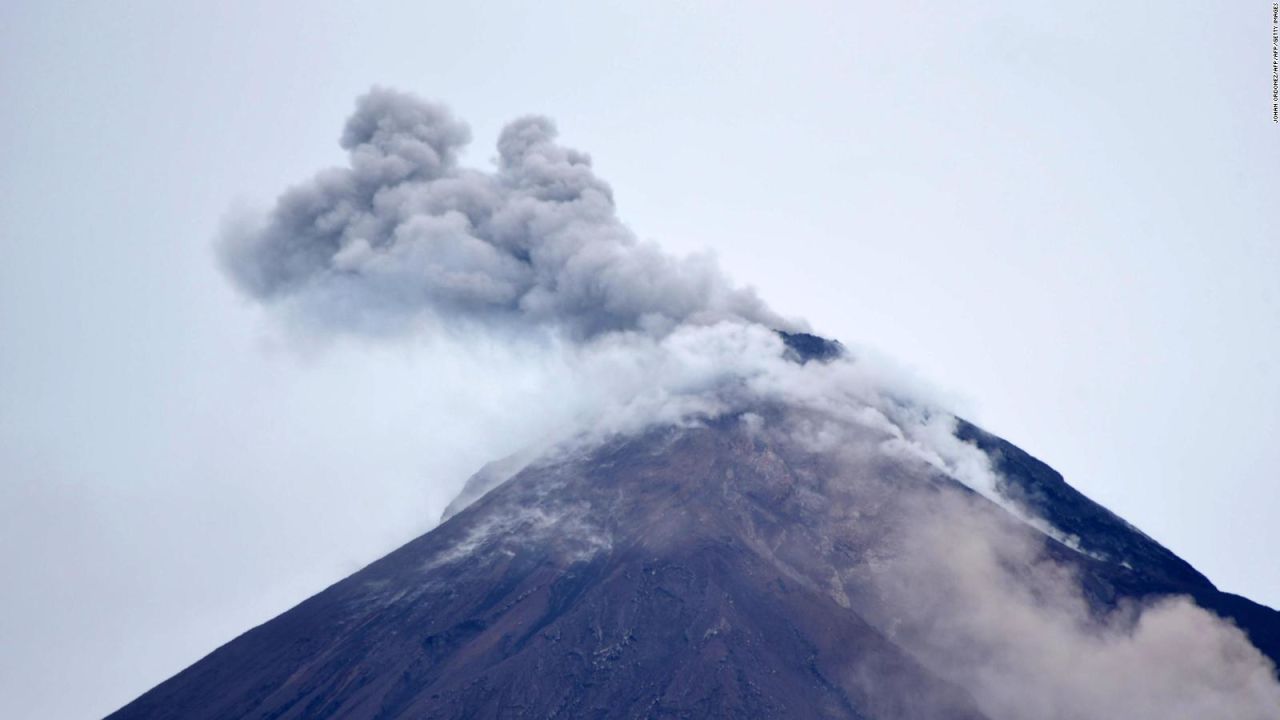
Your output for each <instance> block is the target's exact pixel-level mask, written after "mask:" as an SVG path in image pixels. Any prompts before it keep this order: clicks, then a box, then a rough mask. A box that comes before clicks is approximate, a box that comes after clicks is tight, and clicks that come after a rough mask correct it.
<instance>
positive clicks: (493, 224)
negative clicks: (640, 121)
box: [220, 88, 795, 339]
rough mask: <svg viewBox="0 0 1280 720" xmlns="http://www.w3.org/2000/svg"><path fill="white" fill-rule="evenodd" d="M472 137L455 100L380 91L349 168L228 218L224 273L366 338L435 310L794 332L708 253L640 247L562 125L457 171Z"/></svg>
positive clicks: (507, 133)
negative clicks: (451, 105) (489, 162)
mask: <svg viewBox="0 0 1280 720" xmlns="http://www.w3.org/2000/svg"><path fill="white" fill-rule="evenodd" d="M470 138H471V132H470V130H469V128H468V127H467V125H466V124H465V123H463V122H461V121H459V120H458V119H456V118H454V117H453V115H452V114H451V113H450V112H449V110H448V109H446V108H445V107H443V106H441V105H437V104H434V103H431V102H427V101H424V100H421V99H419V98H416V97H414V96H412V95H408V94H405V93H400V92H396V91H393V90H388V89H382V88H375V89H373V90H372V91H370V92H369V93H368V94H366V95H364V96H362V97H360V98H359V99H358V100H357V103H356V110H355V113H354V114H353V115H352V116H351V117H350V119H349V120H348V121H347V124H346V127H345V129H344V130H343V133H342V138H341V145H342V147H343V148H344V149H345V150H346V151H347V152H348V155H349V163H348V165H347V166H346V167H340V168H331V169H328V170H325V171H323V172H320V173H318V174H317V175H316V176H315V177H313V178H312V179H311V180H309V181H307V182H304V183H301V184H299V185H297V186H295V187H293V188H292V189H290V190H289V191H288V192H286V193H284V194H283V195H282V196H281V197H280V198H279V200H278V201H277V202H276V204H275V207H274V208H272V209H271V210H270V211H269V212H268V213H266V214H265V215H264V216H260V217H241V218H237V219H235V220H234V221H233V222H231V223H229V226H228V229H227V230H226V231H225V232H224V234H223V237H222V239H221V244H220V250H221V255H222V260H223V263H224V266H225V267H226V269H227V270H228V271H229V273H230V275H231V277H232V278H233V279H234V281H235V283H236V285H238V286H239V287H240V288H241V289H242V290H244V291H245V292H246V293H248V294H249V295H250V296H252V297H254V298H256V299H258V300H261V301H263V302H265V303H269V304H273V305H276V304H284V305H287V306H289V307H291V309H292V310H293V311H294V312H297V313H300V314H301V316H302V317H303V318H304V319H306V320H308V321H310V322H319V323H323V324H330V325H332V326H333V327H334V328H336V329H339V330H344V331H351V332H358V333H364V332H374V333H383V332H394V331H397V330H403V329H405V328H408V327H410V326H412V325H413V323H414V322H415V321H417V320H421V319H429V320H435V321H441V322H445V323H459V322H461V323H475V322H479V323H490V324H503V323H513V324H516V325H535V326H545V327H547V328H550V329H552V330H555V331H560V332H562V333H564V334H565V335H567V336H569V337H571V338H575V339H589V338H592V337H596V336H598V335H601V334H604V333H608V332H614V331H638V332H643V333H648V334H653V335H663V334H665V333H667V332H670V331H671V330H672V329H673V328H675V327H678V326H680V325H684V324H698V325H705V324H710V323H714V322H718V321H723V320H734V321H742V322H754V323H763V324H766V325H768V326H770V327H773V328H778V329H790V328H794V327H795V325H794V324H793V323H790V322H787V321H784V320H783V319H782V318H780V317H778V316H777V315H775V314H774V313H773V312H771V311H770V310H769V309H768V308H767V307H766V306H765V305H764V303H762V302H761V301H760V300H759V298H757V297H756V295H755V294H754V293H753V292H752V291H751V290H749V289H742V288H736V287H733V286H732V285H731V284H730V283H729V282H728V281H727V280H726V278H725V277H724V275H723V274H722V273H721V272H720V271H719V269H718V268H717V266H716V264H715V263H714V261H713V260H712V259H710V258H709V257H704V256H697V257H688V258H676V257H672V256H670V255H667V254H665V253H664V252H663V251H661V250H660V249H659V248H658V247H657V246H656V245H655V244H653V243H648V242H641V241H639V240H637V238H636V237H635V235H634V234H633V233H632V232H631V231H630V230H629V229H628V228H627V227H626V226H625V225H623V224H622V223H621V222H620V221H619V220H618V217H617V215H616V213H615V210H614V202H613V192H612V190H611V189H610V187H609V185H608V184H607V183H605V182H604V181H603V180H601V179H600V178H599V177H597V176H596V174H595V173H594V172H593V170H592V167H591V158H590V157H589V156H588V155H586V154H585V153H582V152H579V151H577V150H574V149H571V148H567V147H564V146H562V145H560V144H558V143H557V142H556V128H555V125H554V124H553V123H552V122H551V121H550V120H548V119H547V118H544V117H538V116H527V117H522V118H520V119H517V120H515V121H513V122H511V123H510V124H508V125H507V126H506V127H505V128H504V129H503V130H502V133H501V135H500V137H499V138H498V156H497V167H496V168H495V170H494V171H492V172H485V171H481V170H475V169H468V168H463V167H460V166H459V165H458V155H459V153H460V152H461V151H462V149H463V148H464V147H465V146H466V144H467V143H468V142H469V141H470Z"/></svg>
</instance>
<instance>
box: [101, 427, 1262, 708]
mask: <svg viewBox="0 0 1280 720" xmlns="http://www.w3.org/2000/svg"><path fill="white" fill-rule="evenodd" d="M771 421H772V418H771ZM751 424H752V423H749V422H743V421H742V418H741V417H732V418H725V419H723V420H720V421H716V422H713V423H709V424H707V425H705V426H700V427H696V428H686V429H669V430H662V431H654V432H650V433H648V434H645V435H643V436H641V437H636V438H631V439H626V440H620V441H615V442H612V443H609V444H606V445H605V446H603V447H599V448H597V449H595V450H592V451H590V452H585V453H582V454H579V455H576V456H570V457H565V458H561V459H559V460H556V461H552V462H543V463H541V464H539V465H536V466H533V467H530V468H527V469H525V470H523V471H521V472H520V473H517V474H516V475H515V476H514V477H513V478H512V479H511V480H509V481H507V482H506V483H505V484H502V485H501V486H499V487H497V488H496V489H495V490H493V491H491V492H489V493H488V494H486V495H485V496H484V497H482V498H481V499H480V500H478V501H477V502H475V503H474V504H472V505H471V506H469V507H466V508H465V509H463V510H461V511H460V512H458V513H457V514H456V515H454V516H452V517H451V518H450V519H448V520H447V521H446V522H444V523H443V524H442V525H440V526H439V527H438V528H436V529H435V530H433V531H432V532H430V533H427V534H426V535H423V536H422V537H420V538H418V539H416V540H414V541H412V542H410V543H408V544H407V545H405V546H404V547H402V548H400V549H399V550H396V551H395V552H393V553H391V554H390V555H388V556H386V557H385V558H383V559H381V560H379V561H377V562H375V563H373V564H372V565H370V566H368V567H367V568H365V569H363V570H361V571H360V572H358V573H356V574H354V575H352V576H351V577H349V578H347V579H345V580H343V581H341V582H339V583H337V584H335V585H333V586H332V587H330V588H328V589H326V590H325V591H323V592H321V593H319V594H318V595H316V596H314V597H312V598H310V599H308V600H307V601H305V602H303V603H302V604H300V605H298V606H297V607H295V608H294V609H292V610H290V611H288V612H286V613H284V614H282V615H280V616H279V617H277V618H275V619H273V620H271V621H269V622H267V623H265V624H263V625H261V626H259V627H257V628H255V629H253V630H251V631H249V632H247V633H245V634H244V635H242V636H240V637H238V638H236V639H234V640H232V641H231V642H229V643H227V644H226V645H224V646H223V647H221V648H219V649H218V650H216V651H215V652H213V653H212V654H210V655H209V656H207V657H205V658H204V659H202V660H201V661H199V662H197V663H196V664H195V665H193V666H192V667H190V668H188V669H187V670H185V671H183V672H182V673H179V674H178V675H176V676H175V677H173V678H171V679H170V680H168V681H166V682H164V683H162V684H161V685H159V686H158V687H156V688H155V689H153V690H151V691H150V692H148V693H146V694H145V695H143V696H142V697H140V698H138V699H137V700H135V701H134V702H132V703H130V704H129V705H127V706H126V707H124V708H123V709H121V710H120V711H118V712H117V713H115V714H114V715H112V716H111V718H112V719H113V720H129V719H132V718H188V719H190V718H232V717H234V718H313V717H344V718H361V719H363V718H371V719H372V718H477V717H480V718H483V717H506V718H700V717H792V718H885V719H887V718H904V719H911V718H920V719H924V718H931V719H932V718H942V719H946V718H955V719H957V720H959V719H973V720H978V719H980V718H983V717H984V716H983V715H982V713H981V712H980V711H979V710H978V709H977V707H976V705H975V703H974V702H973V700H972V699H971V698H970V697H969V696H968V695H967V693H966V692H965V691H964V690H962V689H961V688H959V687H957V686H954V685H952V684H949V683H948V682H946V681H944V680H942V679H940V678H939V677H937V676H936V675H935V674H933V673H932V672H931V671H930V670H929V669H928V668H927V667H926V665H927V664H928V660H929V659H928V658H917V657H913V655H912V654H911V653H910V652H908V651H907V650H906V649H904V648H903V647H901V646H899V645H898V644H896V643H895V642H894V640H892V639H891V638H890V637H889V636H888V635H886V633H885V632H883V631H882V630H880V629H878V628H883V627H886V622H885V620H886V618H889V617H891V616H892V613H893V609H892V608H886V607H885V606H883V605H882V604H881V603H879V602H878V600H877V597H876V595H875V593H874V592H873V591H871V590H870V589H868V588H863V587H862V586H860V585H859V584H858V583H857V582H852V583H850V582H849V579H850V578H855V579H856V578H857V577H859V573H860V572H864V571H865V568H869V567H874V566H875V565H876V563H877V562H878V561H879V559H880V558H881V557H882V556H883V555H884V554H885V553H886V552H889V551H890V548H891V547H892V541H893V538H894V537H895V536H896V535H897V534H898V532H899V530H900V529H901V527H902V523H903V518H904V517H907V514H906V510H905V509H904V507H903V505H902V504H903V503H904V502H906V501H905V500H904V498H905V497H908V496H910V495H912V494H918V492H920V491H923V492H926V493H936V494H942V493H958V494H967V493H968V491H967V490H966V489H964V488H963V487H962V486H960V485H959V484H958V483H955V482H954V481H952V480H950V479H948V478H945V477H941V476H937V475H935V474H931V473H930V472H926V471H923V470H920V469H919V468H914V469H913V466H911V465H910V464H907V463H903V462H900V461H892V460H890V459H887V458H885V457H884V456H883V455H876V454H874V453H867V454H865V455H863V457H866V458H870V459H867V460H865V461H863V462H862V463H861V464H857V465H854V466H852V467H851V466H850V465H849V464H848V462H847V461H842V462H843V464H841V465H840V466H839V467H838V468H837V467H836V466H835V465H834V464H833V462H834V461H832V460H831V458H829V457H827V456H825V455H824V454H822V453H815V452H812V451H810V450H807V449H805V448H804V447H802V446H800V445H797V444H796V443H795V442H793V441H790V440H787V439H785V436H784V434H776V433H775V434H763V433H759V432H755V431H753V430H752V429H751ZM974 432H978V431H976V429H974ZM866 440H867V442H868V443H871V442H874V441H875V438H870V437H869V438H867V439H866ZM983 440H984V442H987V443H998V442H999V443H1002V442H1003V441H999V440H998V439H995V438H991V437H990V436H985V435H984V436H983ZM851 442H853V443H854V444H856V443H857V442H858V439H857V438H854V439H853V440H852V441H851ZM1006 445H1007V444H1006ZM1008 448H1012V446H1008ZM997 449H999V448H997ZM1013 450H1016V448H1012V449H1011V450H1006V452H1005V456H1006V457H1007V458H1014V455H1013V452H1012V451H1013ZM1019 452H1020V451H1019ZM855 455H856V453H855ZM1014 459H1018V460H1019V461H1020V462H1022V463H1023V465H1022V466H1020V467H1021V468H1022V470H1021V471H1020V472H1022V473H1023V475H1011V476H1010V478H1011V482H1015V483H1021V484H1024V485H1027V486H1028V487H1031V486H1032V485H1034V486H1035V487H1036V488H1037V489H1038V492H1039V493H1040V495H1039V496H1045V495H1046V493H1051V492H1059V491H1061V488H1058V487H1057V485H1053V483H1061V480H1060V478H1056V479H1055V477H1056V475H1055V476H1050V475H1043V473H1042V471H1041V470H1040V468H1041V467H1043V466H1042V465H1034V463H1035V462H1037V461H1034V459H1030V458H1029V456H1026V458H1021V457H1018V458H1014ZM1043 471H1044V472H1048V473H1052V471H1051V470H1048V468H1047V467H1044V470H1043ZM1036 473H1041V475H1037V474H1036ZM1032 476H1034V477H1032ZM837 478H839V479H837ZM1061 485H1062V486H1063V487H1065V483H1061ZM908 486H909V487H912V488H914V489H915V491H916V492H915V493H904V492H899V490H900V489H902V488H904V487H908ZM1072 502H1076V503H1088V507H1083V506H1082V507H1077V508H1074V509H1070V510H1069V511H1068V510H1063V511H1062V512H1063V513H1065V515H1066V516H1071V517H1074V516H1080V517H1083V518H1087V519H1088V520H1089V521H1090V522H1092V523H1094V524H1098V523H1102V521H1101V520H1099V519H1098V518H1099V517H1102V516H1099V515H1098V513H1097V512H1096V511H1095V510H1094V508H1097V506H1096V505H1093V504H1092V503H1090V502H1089V501H1088V500H1087V499H1085V498H1083V496H1079V497H1078V498H1075V497H1073V498H1072ZM1108 517H1111V516H1108ZM991 518H992V522H998V523H1007V524H1008V525H1009V526H1011V527H1017V528H1018V530H1017V532H1025V533H1027V534H1028V536H1029V537H1034V538H1035V542H1042V543H1044V545H1045V551H1046V552H1047V553H1049V554H1050V555H1053V556H1055V557H1058V558H1059V559H1060V560H1061V561H1062V562H1064V563H1072V564H1073V565H1076V566H1078V567H1079V570H1080V572H1081V574H1082V579H1083V584H1084V586H1085V588H1086V591H1087V593H1088V595H1089V597H1090V600H1091V601H1092V602H1095V603H1097V604H1098V605H1099V606H1100V607H1103V606H1107V605H1109V604H1114V603H1115V602H1117V601H1118V598H1120V597H1122V596H1130V597H1141V596H1143V595H1145V594H1162V593H1168V592H1186V593H1191V594H1193V595H1194V596H1195V597H1196V599H1197V601H1199V602H1201V604H1202V605H1205V606H1212V604H1213V602H1215V600H1214V598H1217V600H1216V601H1217V602H1220V603H1223V602H1226V601H1224V600H1222V598H1232V597H1233V596H1225V595H1223V594H1221V593H1218V592H1217V591H1216V590H1215V589H1213V587H1212V585H1210V584H1208V581H1207V580H1204V579H1203V578H1202V577H1201V576H1199V575H1198V574H1197V573H1194V571H1191V570H1190V568H1189V566H1185V563H1182V562H1181V561H1180V560H1178V559H1177V558H1176V556H1173V555H1172V553H1168V552H1167V551H1165V550H1164V549H1163V548H1160V547H1159V546H1158V545H1156V544H1155V543H1154V542H1153V541H1151V540H1150V539H1149V538H1146V537H1145V536H1142V535H1141V534H1140V533H1137V531H1136V530H1132V529H1131V528H1129V527H1128V526H1127V525H1125V524H1123V522H1122V521H1119V520H1118V519H1116V523H1114V524H1111V525H1106V524H1105V523H1103V524H1102V525H1099V527H1100V528H1101V529H1098V528H1086V530H1090V531H1091V532H1094V533H1095V534H1096V533H1099V532H1106V533H1111V536H1109V537H1104V538H1099V537H1090V538H1086V539H1085V540H1084V542H1085V543H1086V544H1088V543H1094V544H1097V545H1106V546H1107V547H1114V548H1119V549H1120V550H1123V551H1124V552H1125V553H1127V554H1126V555H1125V556H1124V557H1125V558H1126V565H1132V563H1131V562H1129V559H1135V560H1141V559H1146V558H1153V559H1152V560H1150V563H1149V566H1147V567H1136V566H1135V567H1122V566H1120V565H1118V564H1116V563H1108V562H1105V561H1103V560H1098V559H1090V558H1087V557H1085V556H1083V555H1078V554H1076V553H1073V552H1072V551H1070V550H1067V549H1065V548H1063V547H1061V546H1059V545H1057V544H1056V543H1053V542H1052V541H1049V540H1047V539H1045V538H1043V537H1042V536H1039V535H1038V534H1035V533H1034V531H1031V530H1029V529H1025V528H1022V527H1021V526H1020V525H1018V523H1016V522H1014V521H1013V520H1011V519H1010V518H1009V517H1008V516H1007V515H1006V514H1005V513H1004V512H1003V511H998V510H996V509H995V508H994V506H992V512H991ZM1103 519H1104V520H1105V517H1104V518H1103ZM1108 522H1109V521H1108ZM1062 529H1063V530H1065V531H1067V532H1076V529H1073V528H1070V527H1066V528H1062ZM1126 533H1131V534H1132V537H1130V536H1129V535H1126ZM1135 548H1136V549H1135ZM1161 553H1167V555H1168V558H1170V559H1168V560H1167V564H1161V562H1163V560H1162V559H1163V558H1164V555H1162V554H1161ZM1184 566H1185V567H1184ZM837 577H840V578H844V581H843V582H836V581H835V578H837ZM1235 600H1240V599H1238V598H1236V599H1235ZM1243 602H1245V603H1247V601H1243ZM1228 604H1229V603H1228ZM1247 604H1248V606H1249V607H1246V608H1245V609H1244V610H1245V611H1247V612H1245V614H1244V615H1241V614H1239V613H1237V614H1236V615H1235V617H1237V621H1238V622H1240V623H1241V625H1242V627H1244V628H1245V629H1246V631H1249V632H1250V633H1251V635H1256V636H1258V637H1261V635H1257V634H1258V633H1263V634H1265V632H1266V631H1267V628H1268V627H1269V628H1271V630H1270V631H1271V632H1274V628H1275V627H1277V623H1275V618H1274V616H1275V613H1274V611H1270V610H1268V609H1266V608H1262V607H1261V606H1256V605H1253V604H1251V603H1247ZM1219 612H1222V613H1223V614H1228V615H1230V614H1231V612H1229V609H1228V611H1224V610H1222V608H1221V607H1219ZM1242 612H1244V611H1242ZM1248 613H1254V614H1255V615H1256V617H1254V619H1253V620H1249V619H1248V618H1247V617H1245V615H1247V614H1248ZM1242 617H1245V620H1244V621H1241V619H1240V618H1242ZM1250 622H1252V623H1253V625H1254V627H1253V629H1252V630H1251V629H1250V626H1249V623H1250ZM1259 628H1261V630H1259ZM1255 642H1256V640H1255ZM1265 651H1266V650H1265V648H1264V652H1265ZM1273 657H1274V655H1273Z"/></svg>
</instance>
